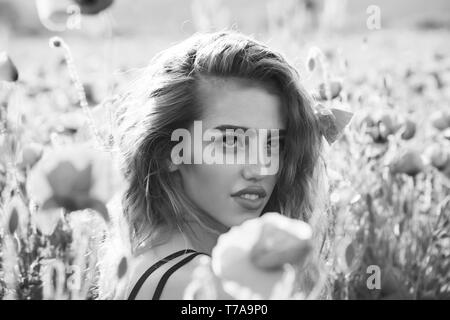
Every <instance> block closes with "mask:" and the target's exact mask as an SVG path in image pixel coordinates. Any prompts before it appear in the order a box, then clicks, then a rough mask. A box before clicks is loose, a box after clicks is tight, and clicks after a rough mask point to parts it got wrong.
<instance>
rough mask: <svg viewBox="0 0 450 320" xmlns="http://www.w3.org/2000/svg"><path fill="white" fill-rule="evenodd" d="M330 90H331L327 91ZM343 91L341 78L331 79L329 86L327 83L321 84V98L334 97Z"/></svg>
mask: <svg viewBox="0 0 450 320" xmlns="http://www.w3.org/2000/svg"><path fill="white" fill-rule="evenodd" d="M328 90H329V92H327V91H328ZM341 91H342V82H341V81H339V80H330V82H329V83H328V86H326V85H325V83H321V84H320V85H319V96H318V98H320V99H321V100H328V98H330V99H334V98H336V97H338V96H339V94H340V93H341Z"/></svg>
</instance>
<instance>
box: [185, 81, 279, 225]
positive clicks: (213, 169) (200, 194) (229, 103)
mask: <svg viewBox="0 0 450 320" xmlns="http://www.w3.org/2000/svg"><path fill="white" fill-rule="evenodd" d="M200 100H201V103H202V110H203V119H202V122H201V126H202V130H203V131H202V132H205V131H206V130H207V129H213V128H218V130H221V131H222V132H223V133H224V136H223V139H222V138H218V139H216V140H214V142H212V141H211V140H207V141H203V144H202V146H203V148H202V150H203V151H204V150H205V147H206V146H207V145H209V146H210V147H214V148H216V149H214V150H215V152H218V150H219V153H220V152H222V154H220V155H219V154H216V155H218V156H223V157H221V158H222V159H226V158H225V156H230V155H231V156H233V159H234V160H235V161H232V162H231V163H230V161H226V160H225V161H223V162H224V163H222V164H217V163H213V164H207V163H204V161H202V163H200V164H194V162H193V161H192V163H193V164H181V165H178V166H177V168H178V169H179V172H180V174H181V177H182V183H183V187H184V190H185V192H186V194H187V195H188V197H189V198H190V199H191V201H193V203H194V204H195V205H197V206H198V207H199V208H201V209H203V210H204V211H206V212H207V213H208V214H209V215H211V216H212V217H213V218H214V219H215V220H217V221H218V222H220V223H221V224H223V225H224V226H226V227H231V226H235V225H239V224H241V223H242V222H243V221H245V220H248V219H251V218H255V217H258V216H259V215H260V214H261V212H262V210H263V208H264V206H265V205H266V203H267V202H268V200H269V198H270V195H271V194H272V191H273V189H274V186H275V184H276V182H277V176H278V172H279V170H281V166H282V163H281V158H282V157H281V156H278V159H277V160H278V161H279V168H278V170H277V172H273V171H272V170H269V171H267V170H266V171H264V169H267V167H268V165H267V162H266V163H265V164H264V163H262V161H261V159H264V158H257V159H258V160H257V161H256V163H255V162H254V161H253V162H251V161H250V160H249V159H250V158H249V156H250V155H249V154H248V153H247V156H248V157H247V158H246V159H245V162H244V163H242V162H240V164H237V163H236V162H237V161H236V159H237V158H234V155H236V154H237V153H242V152H253V153H254V151H255V149H253V151H250V150H249V146H250V142H249V140H247V144H246V145H245V144H243V143H245V142H244V141H245V138H244V137H243V135H242V134H241V133H242V132H241V133H239V132H238V131H235V130H234V131H233V130H232V131H228V133H226V131H225V129H226V128H229V129H236V128H242V131H244V132H245V131H246V130H247V129H248V128H250V129H256V130H255V131H253V132H257V133H258V134H259V135H258V139H257V140H253V142H255V141H257V142H256V143H257V146H258V148H257V150H258V152H261V150H266V149H263V148H264V147H265V146H268V148H269V150H270V144H268V143H277V141H276V139H274V138H271V137H270V136H268V135H267V134H261V133H262V132H264V131H259V130H258V129H278V130H279V135H280V141H281V140H282V136H283V134H284V131H285V118H284V115H283V112H282V105H281V100H280V98H279V97H278V96H277V95H275V94H273V93H270V92H269V91H268V90H266V89H264V88H263V87H262V86H256V85H255V86H249V85H248V84H245V83H243V82H241V81H238V80H232V79H228V80H223V79H222V80H217V79H216V80H214V81H210V82H202V84H201V86H200ZM198 124H199V123H197V125H198ZM193 127H194V125H193V126H192V127H191V128H190V133H191V136H192V139H195V138H196V137H195V136H194V129H193ZM216 132H217V131H216ZM230 132H233V133H232V134H230ZM248 132H249V131H248ZM268 132H270V130H268ZM225 133H226V134H225ZM197 150H198V149H197ZM195 152H196V150H195V148H194V150H193V153H195ZM265 155H267V153H265ZM194 156H195V155H194ZM275 156H277V155H275ZM236 157H237V155H236ZM228 159H231V158H228ZM266 159H267V158H266ZM272 161H273V159H272Z"/></svg>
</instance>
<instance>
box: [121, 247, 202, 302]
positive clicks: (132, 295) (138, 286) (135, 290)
mask: <svg viewBox="0 0 450 320" xmlns="http://www.w3.org/2000/svg"><path fill="white" fill-rule="evenodd" d="M190 252H196V251H195V250H192V249H186V250H180V251H177V252H175V253H172V254H171V255H168V256H167V257H165V258H164V259H162V260H159V261H158V262H156V263H155V264H154V265H152V266H151V267H150V268H148V269H147V270H146V271H145V272H144V274H143V275H142V276H141V277H140V278H139V280H138V281H137V282H136V284H135V285H134V288H133V290H132V291H131V293H130V295H129V296H128V300H134V299H136V296H137V294H138V292H139V290H140V289H141V287H142V285H143V284H144V282H145V280H147V278H148V277H149V276H150V274H151V273H152V272H153V271H155V270H156V269H158V268H159V267H161V266H162V265H163V264H165V263H167V262H169V261H170V260H172V259H175V258H176V257H179V256H181V255H183V254H186V253H190Z"/></svg>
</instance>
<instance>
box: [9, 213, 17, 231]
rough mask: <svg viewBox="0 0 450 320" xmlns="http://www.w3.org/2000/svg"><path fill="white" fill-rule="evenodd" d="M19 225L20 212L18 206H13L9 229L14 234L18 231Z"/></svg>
mask: <svg viewBox="0 0 450 320" xmlns="http://www.w3.org/2000/svg"><path fill="white" fill-rule="evenodd" d="M18 226H19V213H18V212H17V209H16V208H12V210H11V215H10V216H9V221H8V231H9V233H10V234H14V232H16V230H17V227H18Z"/></svg>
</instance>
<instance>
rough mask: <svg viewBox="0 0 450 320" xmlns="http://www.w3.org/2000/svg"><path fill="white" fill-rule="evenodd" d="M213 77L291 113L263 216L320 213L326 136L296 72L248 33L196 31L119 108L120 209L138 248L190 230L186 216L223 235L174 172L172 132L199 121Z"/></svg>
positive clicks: (153, 66) (159, 59) (154, 65)
mask: <svg viewBox="0 0 450 320" xmlns="http://www.w3.org/2000/svg"><path fill="white" fill-rule="evenodd" d="M211 77H216V78H217V77H219V78H224V79H226V78H234V79H238V80H241V81H244V82H247V83H251V84H254V85H261V86H263V87H264V88H267V89H270V90H272V91H275V92H276V94H278V96H279V97H280V98H281V101H282V104H283V107H284V108H285V110H286V111H287V117H286V119H287V123H286V131H287V132H286V138H285V147H284V150H285V152H283V153H282V157H283V166H282V168H281V170H280V172H279V174H278V175H279V176H278V180H277V183H276V185H275V188H274V191H273V193H272V195H271V197H270V199H269V201H268V203H267V205H266V207H265V208H264V210H263V213H264V212H268V211H277V212H280V213H281V214H283V215H285V216H288V217H291V218H297V219H302V220H304V221H307V222H309V221H311V220H312V219H313V217H314V214H315V212H317V211H320V210H318V208H319V207H320V205H321V202H322V201H323V198H322V196H321V192H323V186H321V184H320V174H319V170H320V167H321V165H320V162H321V161H320V160H321V149H322V138H321V135H320V133H319V128H318V124H317V121H316V118H315V116H314V111H313V108H312V100H311V98H310V97H309V95H308V94H307V93H306V91H305V89H304V88H303V86H302V85H301V83H300V80H299V74H298V72H297V71H296V69H295V68H294V67H293V66H291V65H290V64H289V63H288V62H287V61H286V59H285V58H284V57H283V56H282V55H281V54H280V53H277V52H274V51H273V50H271V49H269V48H268V47H267V46H266V45H264V44H262V43H260V42H258V41H256V40H254V39H252V38H250V37H248V36H245V35H243V34H240V33H237V32H234V31H222V32H216V33H206V34H196V35H194V36H192V37H190V38H188V39H187V40H185V41H183V42H181V43H179V44H177V45H174V46H173V47H171V48H169V49H168V50H165V51H163V52H161V53H160V54H159V55H157V56H156V57H155V58H154V59H153V60H152V61H151V63H150V65H149V66H148V67H147V68H146V69H145V70H144V72H143V74H142V76H141V77H140V78H139V79H137V81H136V82H135V83H134V84H133V85H132V86H131V87H130V88H129V90H127V91H126V93H125V94H124V96H123V98H122V100H121V106H120V108H119V110H118V124H119V126H118V128H119V131H118V136H117V141H118V146H119V151H120V155H121V168H122V170H123V173H124V175H125V177H126V179H127V181H128V186H127V189H126V190H125V192H124V195H123V198H122V206H123V213H124V215H125V218H126V221H127V223H128V225H129V234H130V237H131V249H132V251H133V252H134V251H135V250H136V249H137V248H138V247H139V245H140V244H142V243H143V242H145V241H147V240H150V241H153V243H155V244H156V243H158V242H164V241H165V239H166V237H165V236H168V235H170V231H171V230H172V231H173V230H181V231H183V232H188V230H187V228H188V226H187V223H186V220H191V219H195V220H196V221H198V222H199V223H201V225H202V226H204V227H205V228H207V229H209V230H213V231H216V232H218V228H219V226H218V224H217V222H216V221H213V220H212V218H210V217H209V216H208V214H207V213H205V212H202V211H201V210H199V209H198V208H196V207H195V205H194V204H193V203H191V201H190V200H189V199H188V198H187V196H186V195H185V193H184V191H183V188H182V184H181V180H180V179H181V178H180V176H179V173H178V172H177V171H175V172H171V171H170V170H169V162H170V153H171V149H172V147H173V146H174V144H175V143H176V142H172V141H171V134H172V132H173V130H175V129H178V128H186V129H188V128H189V126H190V125H191V124H192V123H193V121H194V120H201V117H202V112H203V106H202V103H201V100H200V99H199V83H200V82H201V81H204V80H206V81H208V79H210V78H211Z"/></svg>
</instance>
